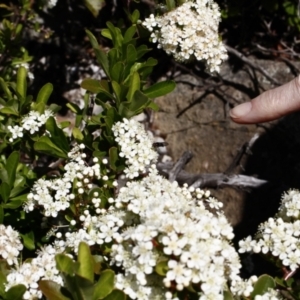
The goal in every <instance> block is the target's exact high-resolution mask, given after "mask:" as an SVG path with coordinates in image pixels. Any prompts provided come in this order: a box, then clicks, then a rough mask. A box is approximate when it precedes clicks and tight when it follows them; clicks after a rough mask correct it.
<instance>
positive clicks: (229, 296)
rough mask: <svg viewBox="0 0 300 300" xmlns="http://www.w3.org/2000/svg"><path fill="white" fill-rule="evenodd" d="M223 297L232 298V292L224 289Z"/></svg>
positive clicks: (225, 299)
mask: <svg viewBox="0 0 300 300" xmlns="http://www.w3.org/2000/svg"><path fill="white" fill-rule="evenodd" d="M223 299H224V300H234V298H233V296H232V294H231V293H230V292H228V291H224V293H223Z"/></svg>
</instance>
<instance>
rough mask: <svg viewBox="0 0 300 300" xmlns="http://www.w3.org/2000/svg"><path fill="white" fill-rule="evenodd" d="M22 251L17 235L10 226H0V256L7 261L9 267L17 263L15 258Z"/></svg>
mask: <svg viewBox="0 0 300 300" xmlns="http://www.w3.org/2000/svg"><path fill="white" fill-rule="evenodd" d="M22 249H23V244H22V243H21V241H20V236H19V233H18V232H17V231H15V230H13V229H12V227H11V226H7V227H6V226H4V225H3V224H0V256H1V257H2V258H3V259H5V260H6V261H7V263H8V264H9V265H13V264H14V265H15V264H17V263H18V261H17V257H18V256H19V253H20V251H21V250H22Z"/></svg>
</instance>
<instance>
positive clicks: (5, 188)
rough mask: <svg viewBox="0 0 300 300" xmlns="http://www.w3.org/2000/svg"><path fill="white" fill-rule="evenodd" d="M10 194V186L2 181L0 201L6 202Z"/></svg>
mask: <svg viewBox="0 0 300 300" xmlns="http://www.w3.org/2000/svg"><path fill="white" fill-rule="evenodd" d="M9 194H10V186H9V184H8V183H7V182H2V183H1V185H0V195H1V198H2V201H4V202H6V201H7V200H8V198H9Z"/></svg>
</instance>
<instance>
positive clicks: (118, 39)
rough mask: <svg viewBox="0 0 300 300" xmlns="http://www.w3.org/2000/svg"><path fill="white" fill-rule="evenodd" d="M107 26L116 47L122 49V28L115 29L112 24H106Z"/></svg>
mask: <svg viewBox="0 0 300 300" xmlns="http://www.w3.org/2000/svg"><path fill="white" fill-rule="evenodd" d="M106 26H107V27H108V29H109V30H110V33H111V36H112V41H113V44H114V47H115V48H118V49H121V46H122V43H123V36H122V33H121V30H120V28H118V27H115V26H114V25H113V24H112V23H111V22H106Z"/></svg>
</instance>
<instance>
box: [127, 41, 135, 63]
mask: <svg viewBox="0 0 300 300" xmlns="http://www.w3.org/2000/svg"><path fill="white" fill-rule="evenodd" d="M126 60H127V63H128V64H133V63H134V62H135V61H136V60H137V52H136V49H135V47H134V46H133V45H132V44H129V45H128V46H127V51H126Z"/></svg>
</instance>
